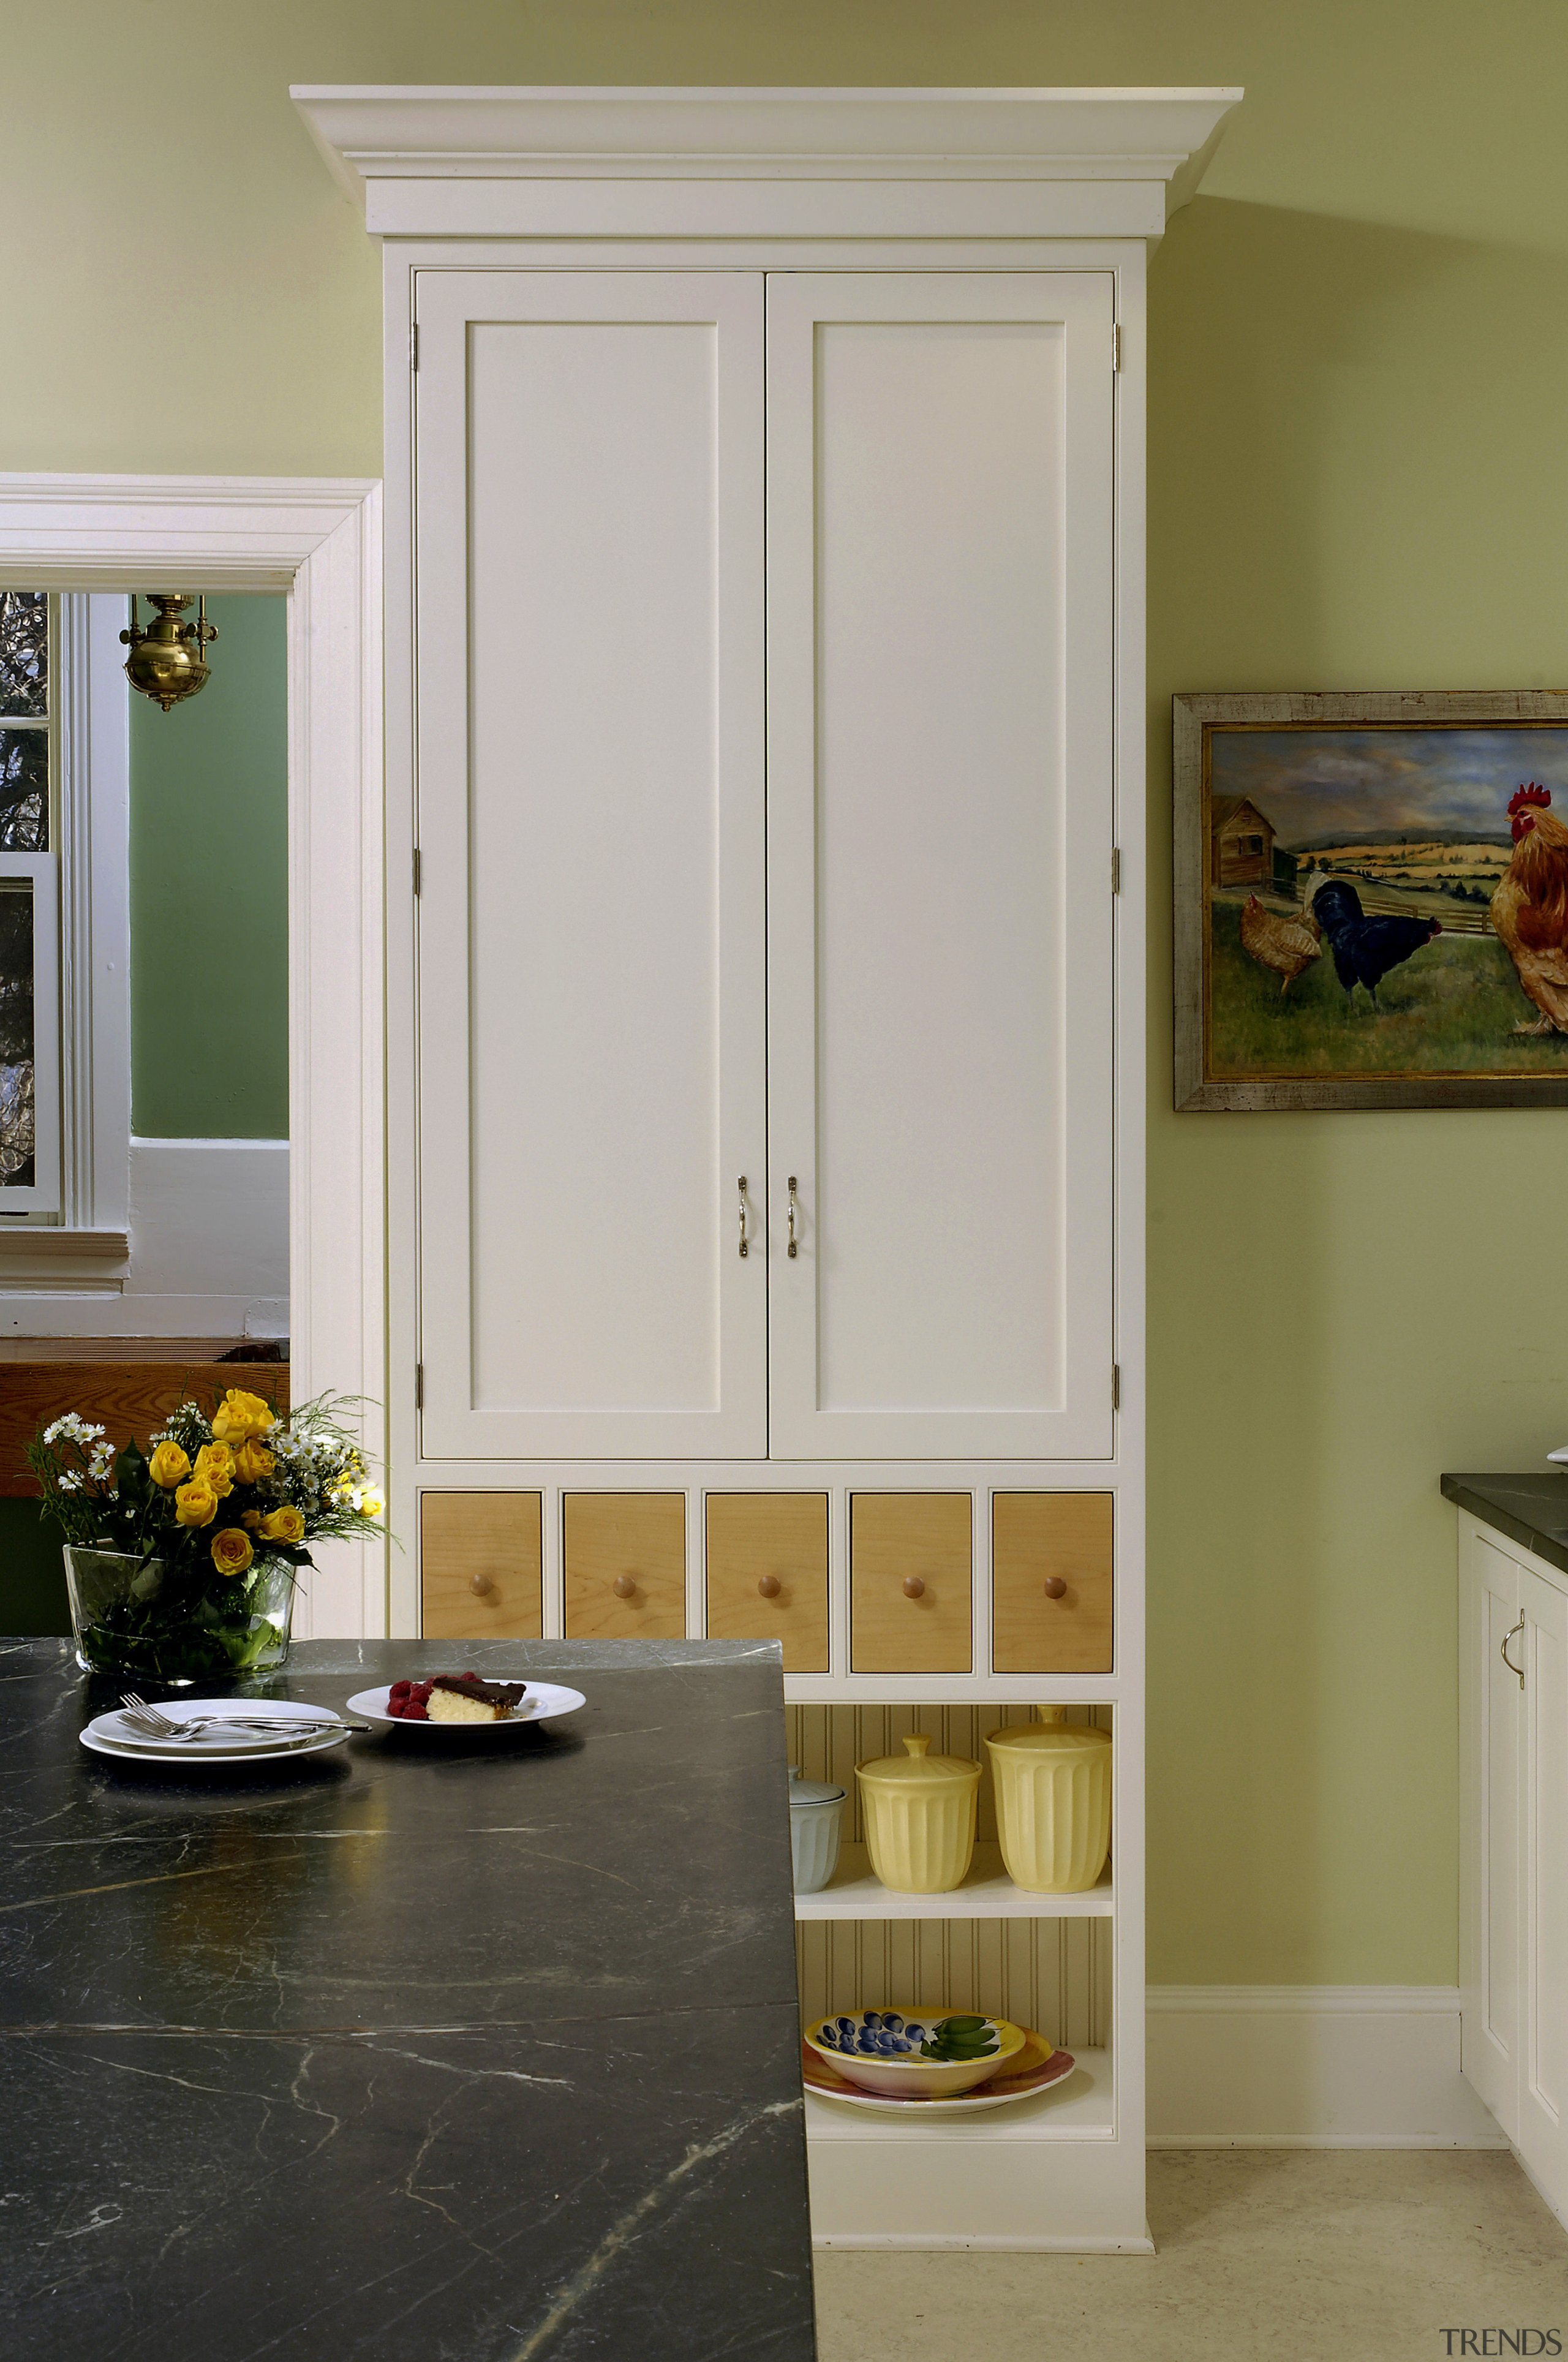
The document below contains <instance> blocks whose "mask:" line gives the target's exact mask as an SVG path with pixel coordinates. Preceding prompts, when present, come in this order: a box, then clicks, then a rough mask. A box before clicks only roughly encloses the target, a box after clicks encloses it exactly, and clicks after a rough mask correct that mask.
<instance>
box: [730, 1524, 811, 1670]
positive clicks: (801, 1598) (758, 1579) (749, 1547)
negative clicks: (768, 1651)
mask: <svg viewBox="0 0 1568 2362" xmlns="http://www.w3.org/2000/svg"><path fill="white" fill-rule="evenodd" d="M707 1544H708V1547H707V1602H708V1637H709V1639H712V1640H782V1641H783V1643H784V1670H785V1672H787V1673H825V1672H827V1669H828V1503H827V1495H826V1494H825V1493H710V1494H709V1496H708V1504H707Z"/></svg>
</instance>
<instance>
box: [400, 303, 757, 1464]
mask: <svg viewBox="0 0 1568 2362" xmlns="http://www.w3.org/2000/svg"><path fill="white" fill-rule="evenodd" d="M416 302H417V315H416V316H417V319H418V324H419V369H418V374H417V377H416V379H415V448H416V465H415V541H416V613H415V627H416V641H417V646H416V665H415V678H416V682H417V698H418V710H417V714H416V717H415V733H416V738H415V743H416V748H417V765H418V776H417V811H418V827H419V843H420V850H421V855H422V872H423V889H422V895H421V900H420V903H419V965H418V995H419V1011H418V1020H419V1021H418V1045H419V1048H418V1054H419V1076H418V1106H419V1190H420V1239H421V1264H420V1274H419V1290H420V1297H419V1300H420V1321H421V1347H420V1350H421V1358H422V1360H423V1363H424V1373H425V1384H424V1424H423V1431H422V1448H423V1450H424V1451H425V1454H426V1456H428V1457H433V1458H439V1457H453V1456H464V1457H469V1458H475V1457H480V1456H494V1455H502V1456H509V1457H510V1456H516V1455H528V1454H565V1455H573V1456H584V1455H591V1456H596V1457H604V1458H609V1457H616V1456H628V1457H629V1456H635V1455H646V1454H666V1455H689V1456H692V1457H696V1456H710V1455H714V1454H721V1453H723V1454H752V1453H759V1452H762V1451H766V1449H767V1440H766V1432H767V1430H766V1418H767V1395H766V1362H767V1304H766V1295H767V1278H766V1275H767V1260H766V1254H765V1253H764V1252H763V1251H762V1242H761V1240H760V1237H759V1219H760V1216H761V1213H762V1209H764V1207H765V1204H766V1174H765V1168H764V1157H765V1153H766V1131H765V1124H766V1116H765V1090H766V1079H765V1055H766V1045H765V1021H764V999H763V996H764V943H763V915H764V880H763V805H764V778H763V761H764V732H763V690H762V663H763V629H762V624H763V591H762V571H763V435H762V427H763V411H762V286H761V280H760V276H759V275H758V274H756V273H749V274H748V273H745V272H740V271H736V272H723V273H711V274H704V273H701V272H670V273H660V272H637V273H632V272H613V271H604V272H591V273H589V272H583V273H576V272H569V271H559V272H549V271H538V272H522V271H506V270H485V271H447V270H432V271H422V272H421V273H420V274H419V279H418V289H417V298H416ZM743 1174H744V1175H745V1176H746V1178H747V1181H748V1183H749V1198H750V1203H751V1207H752V1209H753V1211H752V1219H751V1234H752V1235H751V1252H750V1253H749V1254H748V1255H747V1256H746V1257H745V1258H744V1259H743V1258H742V1257H741V1256H740V1254H739V1253H738V1252H737V1249H738V1241H739V1220H738V1209H739V1193H738V1189H737V1184H738V1181H739V1178H740V1176H741V1175H743Z"/></svg>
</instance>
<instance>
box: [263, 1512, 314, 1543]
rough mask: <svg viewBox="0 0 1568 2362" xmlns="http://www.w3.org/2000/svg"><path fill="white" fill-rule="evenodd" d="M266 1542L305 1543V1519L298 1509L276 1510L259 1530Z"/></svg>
mask: <svg viewBox="0 0 1568 2362" xmlns="http://www.w3.org/2000/svg"><path fill="white" fill-rule="evenodd" d="M257 1530H258V1532H259V1534H260V1536H261V1539H262V1540H263V1541H264V1542H303V1541H304V1518H302V1517H301V1515H300V1513H299V1511H298V1510H297V1509H292V1508H287V1507H285V1508H282V1509H274V1510H273V1511H272V1513H271V1516H270V1517H266V1518H262V1520H261V1523H260V1525H259V1527H258V1529H257Z"/></svg>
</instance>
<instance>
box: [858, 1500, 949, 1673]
mask: <svg viewBox="0 0 1568 2362" xmlns="http://www.w3.org/2000/svg"><path fill="white" fill-rule="evenodd" d="M973 1517H974V1508H973V1503H972V1501H971V1499H970V1496H969V1495H968V1494H967V1493H856V1495H855V1496H854V1498H853V1499H852V1501H851V1503H850V1507H849V1613H850V1642H849V1657H850V1666H851V1670H852V1671H853V1672H857V1673H966V1672H970V1671H971V1670H972V1668H973V1665H974V1639H973V1633H974V1610H973V1598H972V1594H973V1588H974V1546H973Z"/></svg>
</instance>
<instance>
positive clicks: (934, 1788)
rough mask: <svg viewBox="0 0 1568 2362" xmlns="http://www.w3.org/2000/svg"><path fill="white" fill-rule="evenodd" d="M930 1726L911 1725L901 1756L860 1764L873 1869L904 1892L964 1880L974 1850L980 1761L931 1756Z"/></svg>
mask: <svg viewBox="0 0 1568 2362" xmlns="http://www.w3.org/2000/svg"><path fill="white" fill-rule="evenodd" d="M930 1745H931V1737H930V1734H929V1732H927V1731H923V1730H911V1732H910V1733H909V1734H908V1736H907V1737H906V1738H905V1740H904V1746H905V1748H906V1749H907V1750H908V1751H907V1753H905V1754H903V1755H879V1756H878V1757H877V1759H876V1760H875V1761H873V1762H870V1763H857V1764H856V1767H855V1776H856V1779H857V1780H858V1781H859V1783H860V1801H861V1808H862V1810H863V1812H864V1815H865V1819H866V1843H867V1849H869V1852H870V1855H871V1867H872V1869H873V1870H874V1871H876V1873H877V1875H878V1878H879V1879H880V1880H881V1882H882V1883H883V1885H884V1886H890V1887H892V1888H893V1890H894V1891H895V1893H900V1894H944V1893H946V1892H947V1890H948V1888H949V1887H952V1886H961V1885H962V1884H963V1882H964V1880H965V1879H966V1876H967V1875H968V1870H969V1863H970V1861H971V1860H972V1858H973V1856H974V1851H975V1803H976V1799H977V1796H978V1794H979V1788H980V1766H979V1765H978V1764H977V1763H971V1762H970V1760H969V1759H968V1757H967V1756H966V1755H928V1754H927V1752H926V1749H928V1748H929V1746H930Z"/></svg>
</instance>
